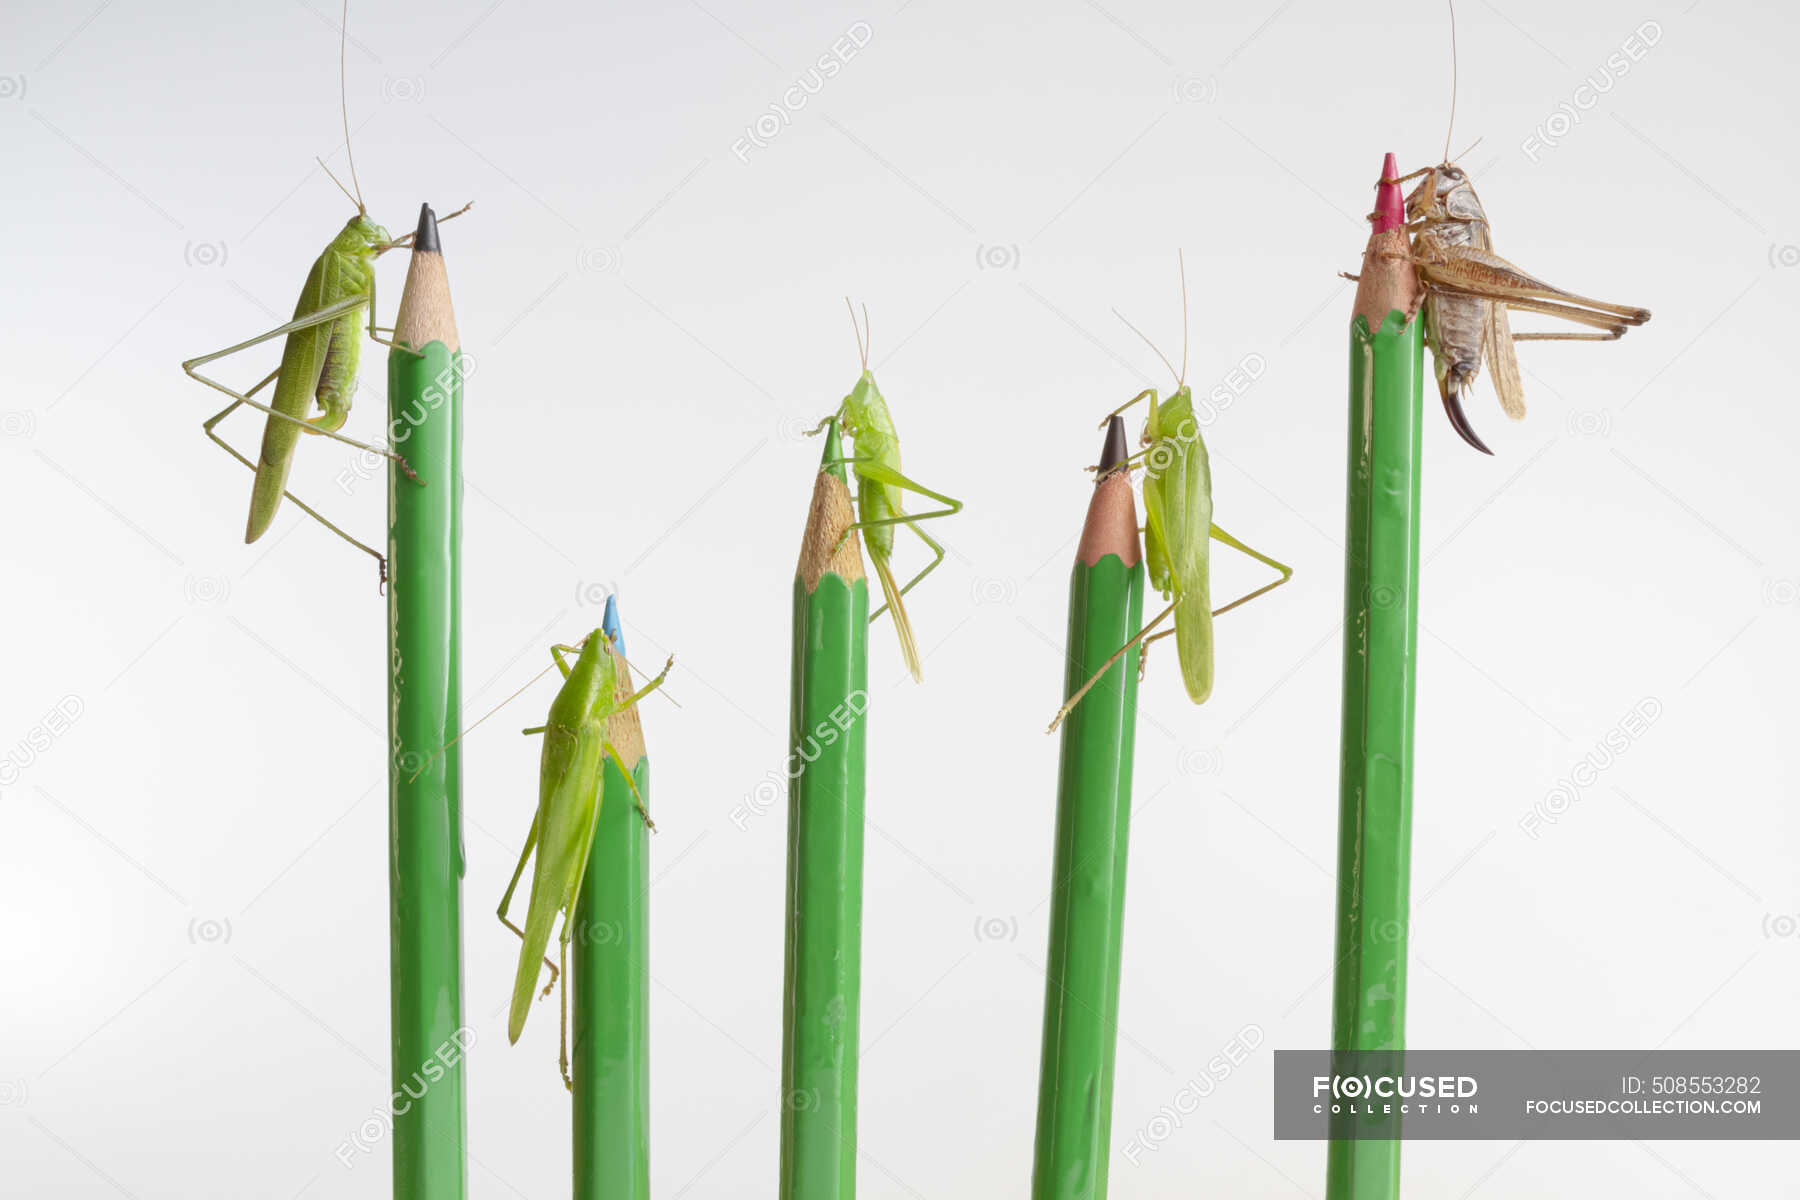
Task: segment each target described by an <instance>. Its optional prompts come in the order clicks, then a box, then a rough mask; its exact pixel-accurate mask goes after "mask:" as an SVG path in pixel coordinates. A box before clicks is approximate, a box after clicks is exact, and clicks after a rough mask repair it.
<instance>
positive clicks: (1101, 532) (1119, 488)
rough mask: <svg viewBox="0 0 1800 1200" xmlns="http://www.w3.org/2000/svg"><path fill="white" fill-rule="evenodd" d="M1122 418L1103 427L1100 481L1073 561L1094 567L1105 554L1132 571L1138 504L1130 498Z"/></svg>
mask: <svg viewBox="0 0 1800 1200" xmlns="http://www.w3.org/2000/svg"><path fill="white" fill-rule="evenodd" d="M1125 457H1126V451H1125V418H1123V417H1119V416H1115V417H1113V418H1112V420H1110V421H1108V422H1107V423H1106V444H1105V447H1104V448H1103V449H1102V450H1101V452H1100V468H1099V470H1100V481H1099V482H1098V483H1096V484H1095V485H1094V496H1093V499H1091V500H1090V501H1088V511H1087V520H1086V521H1085V522H1084V523H1083V524H1082V526H1081V546H1080V547H1079V548H1078V549H1077V550H1076V551H1075V560H1076V561H1077V562H1079V563H1081V564H1082V565H1083V566H1088V567H1091V566H1094V565H1095V564H1096V563H1098V562H1099V561H1100V560H1101V559H1102V558H1105V557H1106V556H1107V555H1108V554H1116V555H1118V556H1119V561H1120V562H1122V563H1124V564H1125V565H1126V566H1128V567H1135V566H1137V563H1138V557H1139V555H1140V553H1141V551H1140V548H1139V543H1138V529H1137V503H1136V501H1134V500H1133V499H1132V495H1131V471H1130V469H1129V468H1127V467H1126V466H1125V465H1124V463H1125Z"/></svg>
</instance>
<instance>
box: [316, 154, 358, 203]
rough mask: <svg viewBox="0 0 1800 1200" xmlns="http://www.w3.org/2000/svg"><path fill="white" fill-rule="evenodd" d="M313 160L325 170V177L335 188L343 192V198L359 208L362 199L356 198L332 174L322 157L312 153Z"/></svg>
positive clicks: (342, 182)
mask: <svg viewBox="0 0 1800 1200" xmlns="http://www.w3.org/2000/svg"><path fill="white" fill-rule="evenodd" d="M313 161H314V162H316V163H318V164H319V170H321V171H323V172H325V178H327V179H329V180H331V182H333V183H335V184H337V190H338V191H340V192H342V193H344V198H345V199H346V200H348V201H350V203H352V204H354V205H356V207H357V208H359V209H360V208H361V207H362V201H360V200H358V199H357V198H356V197H355V196H353V195H351V194H350V189H349V188H347V187H345V186H344V181H343V180H341V179H339V178H338V177H337V176H336V175H333V174H332V173H331V168H330V167H328V166H326V165H325V160H324V159H322V158H320V157H319V156H318V155H316V154H315V155H313Z"/></svg>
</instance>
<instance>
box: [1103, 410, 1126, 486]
mask: <svg viewBox="0 0 1800 1200" xmlns="http://www.w3.org/2000/svg"><path fill="white" fill-rule="evenodd" d="M1126 457H1127V455H1126V451H1125V418H1124V417H1121V416H1118V415H1117V414H1114V415H1113V416H1112V417H1111V418H1110V419H1108V421H1107V422H1106V445H1105V446H1103V447H1101V450H1100V472H1099V474H1100V475H1101V476H1102V477H1104V476H1106V475H1108V474H1110V473H1111V472H1112V471H1114V470H1116V469H1118V467H1119V464H1121V463H1123V462H1124V461H1125V459H1126Z"/></svg>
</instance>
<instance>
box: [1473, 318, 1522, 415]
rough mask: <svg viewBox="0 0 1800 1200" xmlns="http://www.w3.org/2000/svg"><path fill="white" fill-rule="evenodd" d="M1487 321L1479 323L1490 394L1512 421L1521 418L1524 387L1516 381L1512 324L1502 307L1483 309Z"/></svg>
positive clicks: (1516, 366) (1517, 360) (1516, 362)
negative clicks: (1490, 380) (1490, 378)
mask: <svg viewBox="0 0 1800 1200" xmlns="http://www.w3.org/2000/svg"><path fill="white" fill-rule="evenodd" d="M1487 308H1488V311H1487V320H1486V321H1484V322H1483V323H1482V329H1481V345H1482V348H1483V349H1484V350H1485V351H1486V352H1487V360H1488V367H1489V368H1490V369H1491V370H1492V372H1493V379H1494V391H1495V392H1497V393H1499V396H1500V407H1501V408H1502V409H1504V410H1505V411H1506V415H1507V416H1509V417H1511V418H1512V419H1513V420H1515V421H1523V420H1524V419H1525V384H1524V383H1523V381H1521V380H1520V378H1519V356H1518V354H1517V353H1516V352H1515V350H1514V348H1513V332H1512V322H1510V321H1508V320H1507V319H1506V305H1504V304H1499V303H1491V304H1489V305H1488V306H1487Z"/></svg>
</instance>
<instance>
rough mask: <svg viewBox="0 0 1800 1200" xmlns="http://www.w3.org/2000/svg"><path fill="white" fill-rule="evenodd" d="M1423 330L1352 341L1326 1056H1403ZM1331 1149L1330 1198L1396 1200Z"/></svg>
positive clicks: (1393, 1154)
mask: <svg viewBox="0 0 1800 1200" xmlns="http://www.w3.org/2000/svg"><path fill="white" fill-rule="evenodd" d="M1421 325H1422V323H1421V322H1419V321H1417V320H1415V321H1413V322H1412V323H1411V324H1410V325H1407V324H1406V323H1405V322H1403V321H1402V319H1401V314H1400V313H1398V312H1393V313H1390V314H1389V315H1388V316H1387V318H1386V319H1385V320H1384V321H1383V322H1382V324H1381V327H1380V328H1379V329H1377V330H1375V331H1374V332H1373V333H1371V332H1370V330H1369V324H1368V321H1367V320H1366V319H1365V318H1364V317H1363V316H1361V315H1360V314H1359V315H1358V316H1357V317H1356V318H1355V320H1354V322H1353V323H1352V326H1351V333H1350V454H1349V494H1348V512H1349V516H1348V533H1347V538H1346V550H1345V572H1344V697H1343V721H1344V724H1343V738H1342V743H1341V748H1340V754H1341V760H1340V772H1339V796H1338V862H1337V879H1338V884H1337V944H1336V951H1335V959H1334V961H1335V962H1336V970H1335V980H1334V984H1333V989H1332V1023H1331V1045H1332V1049H1333V1050H1396V1051H1397V1050H1403V1049H1404V1048H1405V1045H1406V943H1407V920H1408V916H1407V911H1408V890H1409V880H1410V877H1411V856H1412V766H1413V706H1414V699H1415V694H1416V686H1417V685H1416V682H1415V662H1416V654H1417V649H1418V636H1419V635H1418V628H1419V614H1418V601H1419V460H1420V443H1421V436H1420V429H1421V424H1422V420H1421V418H1422V407H1423V396H1424V392H1423V381H1424V376H1423V365H1422V364H1423V351H1424V344H1423V339H1422V337H1421ZM1394 1133H1395V1134H1396V1139H1395V1140H1349V1139H1342V1138H1340V1139H1335V1140H1333V1141H1332V1142H1331V1146H1330V1150H1329V1153H1328V1155H1327V1166H1326V1179H1327V1184H1326V1194H1327V1196H1328V1198H1329V1200H1393V1197H1396V1196H1398V1195H1399V1192H1400V1142H1399V1141H1398V1140H1397V1135H1398V1133H1399V1129H1398V1121H1397V1119H1396V1122H1395V1127H1394Z"/></svg>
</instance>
